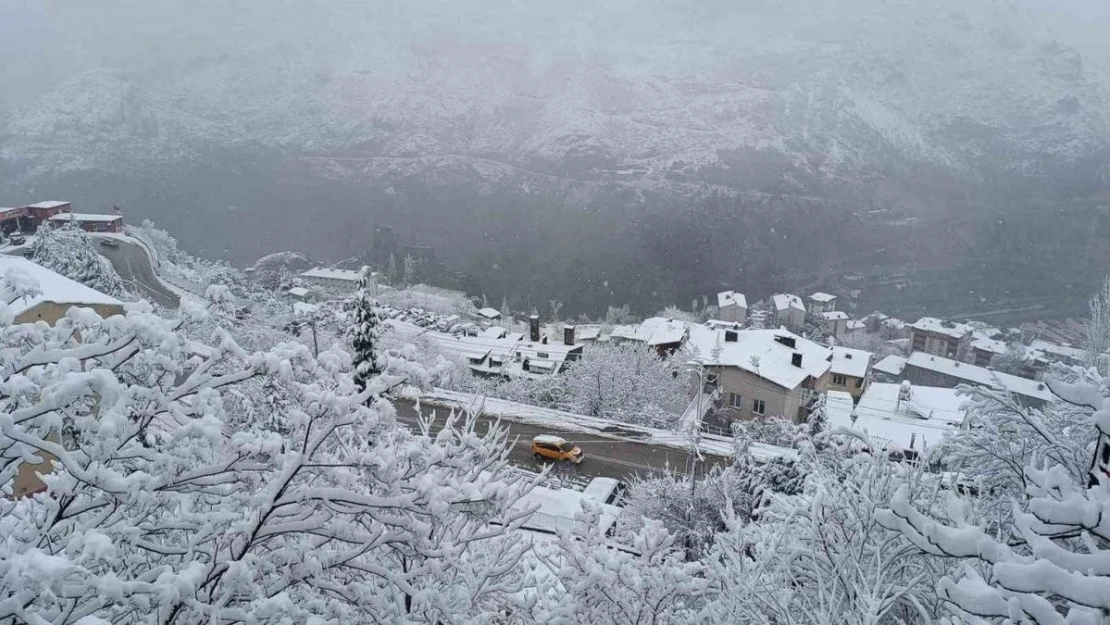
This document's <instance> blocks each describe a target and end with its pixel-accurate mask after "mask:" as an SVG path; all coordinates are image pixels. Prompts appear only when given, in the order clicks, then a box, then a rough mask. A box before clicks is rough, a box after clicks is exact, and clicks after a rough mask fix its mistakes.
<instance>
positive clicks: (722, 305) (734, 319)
mask: <svg viewBox="0 0 1110 625" xmlns="http://www.w3.org/2000/svg"><path fill="white" fill-rule="evenodd" d="M717 308H718V310H719V312H718V314H717V318H718V319H720V320H721V321H728V322H731V323H739V324H744V323H747V321H748V299H747V298H746V297H744V294H743V293H737V292H736V291H722V292H721V293H718V294H717Z"/></svg>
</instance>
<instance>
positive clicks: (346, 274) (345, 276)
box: [301, 267, 362, 282]
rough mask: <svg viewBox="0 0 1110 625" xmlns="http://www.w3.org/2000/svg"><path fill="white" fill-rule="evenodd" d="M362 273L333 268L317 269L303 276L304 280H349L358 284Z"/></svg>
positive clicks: (310, 270)
mask: <svg viewBox="0 0 1110 625" xmlns="http://www.w3.org/2000/svg"><path fill="white" fill-rule="evenodd" d="M361 274H362V272H361V271H358V270H356V269H335V268H332V267H316V268H314V269H309V270H308V271H306V272H304V273H302V274H301V277H303V278H319V279H325V280H347V281H349V282H358V278H359V276H360V275H361Z"/></svg>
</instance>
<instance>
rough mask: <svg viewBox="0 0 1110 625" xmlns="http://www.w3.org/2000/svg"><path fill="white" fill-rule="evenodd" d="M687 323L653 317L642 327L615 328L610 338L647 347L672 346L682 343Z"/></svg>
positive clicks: (641, 325)
mask: <svg viewBox="0 0 1110 625" xmlns="http://www.w3.org/2000/svg"><path fill="white" fill-rule="evenodd" d="M688 325H689V324H687V323H686V322H685V321H679V320H675V319H667V318H664V317H652V318H650V319H645V320H644V322H643V323H641V324H640V325H638V326H637V325H621V326H614V327H613V331H612V332H611V333H610V336H611V337H612V338H615V339H626V340H629V341H638V342H640V343H645V344H647V345H653V346H654V345H671V344H674V343H681V342H682V340H683V339H684V338H685V336H686V330H687V326H688Z"/></svg>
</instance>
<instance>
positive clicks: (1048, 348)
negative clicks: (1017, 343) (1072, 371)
mask: <svg viewBox="0 0 1110 625" xmlns="http://www.w3.org/2000/svg"><path fill="white" fill-rule="evenodd" d="M1029 347H1030V349H1033V350H1036V351H1037V352H1040V354H1039V355H1040V356H1041V357H1043V358H1045V359H1046V360H1051V361H1055V362H1062V363H1064V364H1067V365H1079V364H1083V363H1084V362H1086V360H1087V351H1086V350H1083V349H1079V348H1078V347H1071V346H1068V345H1059V344H1057V343H1052V342H1049V341H1045V340H1041V339H1033V341H1032V342H1030V343H1029Z"/></svg>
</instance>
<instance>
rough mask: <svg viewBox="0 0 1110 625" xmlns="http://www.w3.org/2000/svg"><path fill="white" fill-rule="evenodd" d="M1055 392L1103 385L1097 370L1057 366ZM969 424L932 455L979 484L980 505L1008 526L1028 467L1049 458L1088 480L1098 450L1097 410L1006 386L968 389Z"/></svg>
mask: <svg viewBox="0 0 1110 625" xmlns="http://www.w3.org/2000/svg"><path fill="white" fill-rule="evenodd" d="M1045 383H1046V385H1047V386H1048V388H1049V389H1051V390H1052V391H1053V392H1056V391H1057V389H1058V388H1060V389H1063V388H1067V387H1068V386H1069V385H1071V384H1076V383H1083V384H1089V385H1097V384H1098V383H1099V381H1098V379H1097V378H1096V377H1093V373H1092V372H1091V371H1085V370H1083V369H1081V368H1070V367H1057V368H1055V369H1054V370H1053V371H1052V372H1051V373H1050V375H1049V376H1048V378H1047V379H1046V381H1045ZM966 390H967V393H968V397H969V399H968V403H967V409H968V419H967V427H966V428H961V429H957V430H953V431H951V432H948V433H947V435H946V436H945V437H944V439H943V440H942V441H941V442H940V444H938V445H936V446H935V447H934V448H933V449H932V450H931V451H930V453H929V460H930V461H933V462H937V463H939V464H940V465H941V466H943V467H945V468H946V469H947V470H950V471H955V472H957V473H958V474H959V475H960V478H961V479H962V480H964V481H966V482H970V483H971V484H973V485H974V486H975V487H976V488H977V489H978V491H979V493H980V497H979V499H978V501H977V504H978V505H979V507H980V508H981V509H982V513H983V514H985V515H987V518H988V519H989V520H990V522H991V524H992V526H994V527H996V528H998V529H1000V530H1002V531H1005V530H1006V528H1007V525H1008V523H1009V519H1010V516H1011V513H1012V502H1013V501H1014V500H1022V499H1025V497H1026V493H1027V491H1028V487H1029V484H1028V478H1027V476H1026V468H1027V467H1031V466H1032V467H1036V466H1042V465H1043V464H1044V463H1046V462H1048V463H1050V464H1053V465H1058V466H1060V467H1061V469H1062V470H1065V471H1067V472H1068V473H1069V474H1070V475H1071V476H1072V479H1073V480H1074V481H1076V482H1077V483H1080V482H1082V481H1083V480H1084V479H1086V478H1085V476H1086V474H1087V469H1088V468H1089V466H1090V462H1091V457H1092V454H1093V453H1094V443H1095V440H1094V437H1093V436H1092V435H1091V432H1092V423H1091V414H1092V411H1091V410H1090V409H1089V408H1086V407H1084V406H1076V405H1073V404H1071V403H1069V402H1067V401H1055V402H1053V403H1052V404H1049V405H1048V406H1045V407H1043V408H1033V407H1029V406H1027V405H1025V404H1023V403H1022V402H1021V401H1019V400H1018V399H1017V398H1016V397H1014V396H1013V395H1011V394H1009V393H1006V392H1004V391H996V390H991V389H985V388H968V389H966Z"/></svg>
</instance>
